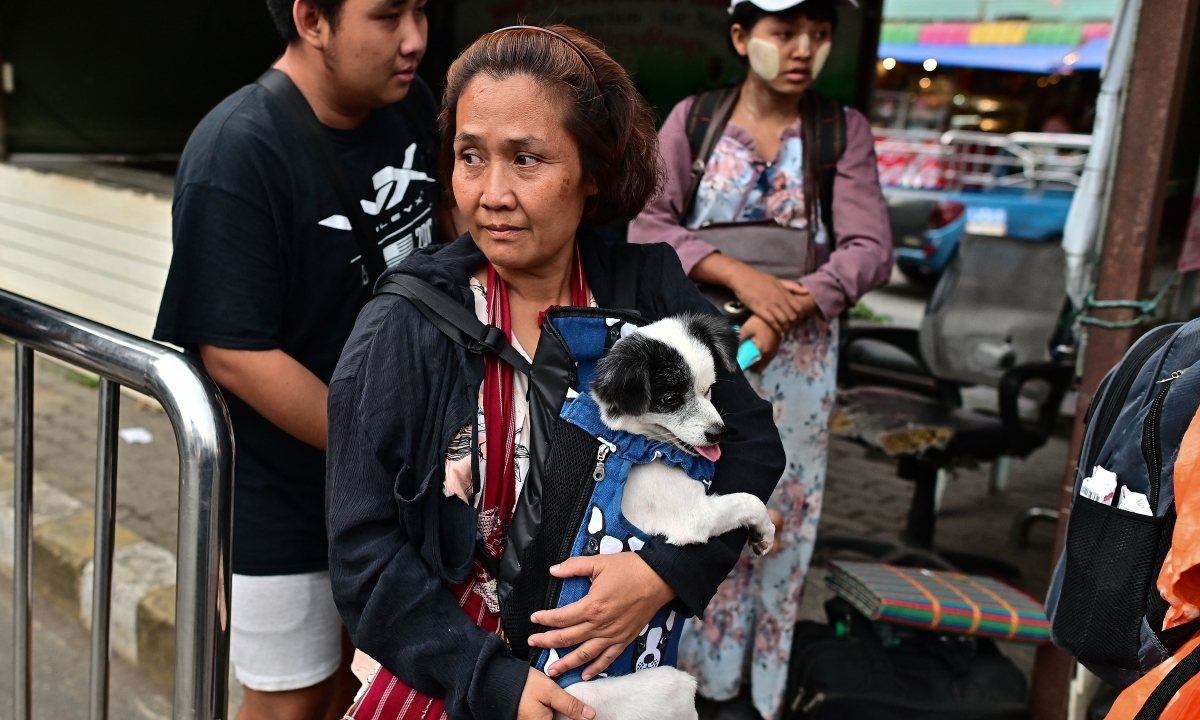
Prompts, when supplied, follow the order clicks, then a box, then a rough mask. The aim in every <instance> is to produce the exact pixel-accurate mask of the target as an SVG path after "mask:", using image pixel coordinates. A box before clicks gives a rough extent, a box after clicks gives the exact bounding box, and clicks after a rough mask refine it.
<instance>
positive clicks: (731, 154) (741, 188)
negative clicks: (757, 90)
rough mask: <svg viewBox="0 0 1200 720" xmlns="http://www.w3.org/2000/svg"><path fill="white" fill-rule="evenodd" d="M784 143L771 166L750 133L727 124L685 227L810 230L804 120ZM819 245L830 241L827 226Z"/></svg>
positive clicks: (785, 133) (790, 130)
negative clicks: (762, 225)
mask: <svg viewBox="0 0 1200 720" xmlns="http://www.w3.org/2000/svg"><path fill="white" fill-rule="evenodd" d="M780 139H781V140H782V145H781V146H780V148H779V155H778V156H777V157H776V158H775V161H774V162H766V161H765V160H763V159H762V157H761V156H760V155H759V153H758V148H757V145H756V144H755V142H754V139H753V137H752V136H751V135H750V133H749V132H748V131H747V130H745V129H744V128H742V127H739V126H737V125H728V126H726V128H725V132H724V134H722V135H721V139H720V140H718V141H717V144H716V146H715V147H714V148H713V152H712V155H711V156H710V157H709V159H708V165H706V166H705V168H704V176H703V177H702V178H701V180H700V186H699V187H698V188H697V189H696V202H695V204H694V205H693V206H692V211H691V213H690V214H689V215H688V217H687V220H686V221H685V222H684V225H685V226H686V227H687V228H688V229H689V230H695V229H697V228H700V227H703V226H704V225H707V224H709V223H732V222H755V221H759V220H775V222H777V223H779V224H780V225H783V226H785V227H793V228H796V229H799V230H803V229H805V228H807V227H808V214H807V212H806V211H805V199H804V172H803V167H804V152H803V145H802V142H803V141H802V140H801V139H800V121H799V120H796V122H795V123H793V124H792V125H791V127H788V128H787V129H785V130H784V131H783V134H782V136H781V137H780ZM816 242H818V243H824V242H826V239H825V231H824V228H821V227H818V228H817V237H816Z"/></svg>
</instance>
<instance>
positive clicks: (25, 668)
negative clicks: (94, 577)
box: [13, 343, 33, 720]
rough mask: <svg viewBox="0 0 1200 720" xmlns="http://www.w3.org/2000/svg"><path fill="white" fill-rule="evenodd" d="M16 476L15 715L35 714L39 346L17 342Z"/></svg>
mask: <svg viewBox="0 0 1200 720" xmlns="http://www.w3.org/2000/svg"><path fill="white" fill-rule="evenodd" d="M16 356H17V357H16V378H17V387H16V391H17V394H16V403H15V405H16V425H15V428H14V435H15V437H14V438H13V440H14V443H13V449H14V453H13V454H14V458H13V460H14V462H13V466H14V470H15V477H14V478H13V480H14V482H13V718H15V720H30V718H32V717H33V715H32V710H33V704H32V698H31V697H30V696H31V695H32V694H33V672H32V666H33V632H32V630H33V618H32V616H31V615H30V608H31V607H32V606H33V348H30V347H26V346H25V345H23V344H21V343H17V346H16Z"/></svg>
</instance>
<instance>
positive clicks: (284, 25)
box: [267, 0, 346, 45]
mask: <svg viewBox="0 0 1200 720" xmlns="http://www.w3.org/2000/svg"><path fill="white" fill-rule="evenodd" d="M308 1H309V2H311V3H312V4H313V7H315V8H316V9H317V12H318V13H320V14H321V16H322V17H324V18H325V19H326V20H328V21H329V27H330V28H332V29H334V30H336V29H337V22H338V16H339V15H341V12H342V5H345V4H346V0H308ZM295 4H296V0H267V10H270V11H271V19H272V20H274V21H275V29H276V30H278V31H279V35H280V36H281V37H282V38H283V39H284V40H285V41H286V42H287V43H288V44H289V45H290V44H291V43H293V42H295V41H297V40H299V39H300V32H299V31H298V30H296V23H295V21H294V20H292V6H293V5H295Z"/></svg>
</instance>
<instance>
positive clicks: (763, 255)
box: [629, 0, 892, 718]
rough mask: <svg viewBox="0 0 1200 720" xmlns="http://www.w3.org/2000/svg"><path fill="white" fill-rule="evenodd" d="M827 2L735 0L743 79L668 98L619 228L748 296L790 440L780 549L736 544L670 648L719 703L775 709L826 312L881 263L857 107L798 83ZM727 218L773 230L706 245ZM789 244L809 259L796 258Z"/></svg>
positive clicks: (874, 179)
mask: <svg viewBox="0 0 1200 720" xmlns="http://www.w3.org/2000/svg"><path fill="white" fill-rule="evenodd" d="M836 3H837V0H733V2H732V3H731V6H730V16H731V17H730V31H729V32H730V39H731V41H732V44H733V47H734V49H735V50H736V52H737V54H738V55H739V56H740V57H742V58H743V59H744V60H746V61H747V63H748V65H749V68H748V71H747V73H746V79H745V81H744V82H743V83H742V84H741V85H740V86H738V87H736V88H731V89H729V90H726V91H715V92H714V93H709V94H705V95H702V96H699V97H691V98H687V99H685V100H684V101H683V102H681V103H680V104H679V105H677V106H676V107H675V109H674V110H673V111H672V112H671V114H670V116H669V117H668V118H667V120H666V123H665V124H664V125H663V127H662V130H661V131H660V133H659V143H660V151H661V153H662V162H663V165H664V170H665V172H666V184H665V187H664V191H663V192H662V193H661V194H660V195H659V196H657V197H656V198H655V199H654V200H652V201H651V202H650V204H649V205H648V206H647V208H646V209H645V211H643V212H642V214H641V215H640V216H639V217H638V218H637V219H636V220H635V221H634V222H633V223H632V224H631V225H630V229H629V238H630V241H632V242H664V241H666V242H669V243H670V244H671V245H672V246H674V247H675V249H676V251H678V253H679V258H680V260H681V261H682V263H683V267H684V269H685V270H687V272H688V274H689V275H690V277H691V278H692V279H693V280H695V281H696V282H698V283H705V284H709V285H713V286H719V287H722V288H725V289H727V291H732V293H733V294H735V295H736V296H737V299H738V300H740V301H741V303H742V304H743V305H744V306H745V307H747V308H748V309H749V311H750V313H751V314H750V317H749V318H748V319H746V320H745V321H744V322H743V323H742V325H741V336H742V338H743V339H750V340H752V341H753V342H754V344H755V346H757V348H758V350H759V351H760V352H761V354H762V358H761V360H759V361H758V362H757V364H755V365H753V366H752V367H751V372H750V373H749V377H750V380H751V383H752V384H753V385H754V386H755V388H756V389H757V390H758V392H759V394H760V395H761V396H762V397H763V398H765V399H766V400H769V401H770V402H771V404H772V405H773V407H774V409H775V420H776V423H777V424H778V426H779V434H780V436H781V437H782V439H783V444H784V448H785V450H786V452H787V469H786V471H785V472H784V474H783V478H782V479H781V480H780V482H779V486H778V487H777V488H776V490H775V494H774V496H773V497H772V499H771V503H770V504H769V507H770V508H771V510H772V511H773V512H774V515H775V519H776V523H777V525H778V526H780V530H781V532H778V533H777V534H776V539H777V541H778V549H777V550H776V551H775V552H774V553H772V554H771V555H769V556H768V557H764V558H760V559H752V558H751V557H749V555H748V554H746V553H743V555H742V560H741V562H739V564H738V566H737V568H736V569H735V570H734V572H733V573H732V574H731V575H730V577H729V578H728V579H727V580H726V581H725V583H724V584H723V585H722V586H721V589H720V591H718V593H717V596H716V598H715V599H714V600H713V602H712V604H711V605H710V607H709V609H708V612H707V613H706V614H705V616H704V620H703V622H694V623H691V624H689V627H688V629H687V631H685V635H684V638H683V643H682V645H681V648H680V667H682V668H684V669H687V670H689V671H691V672H692V673H693V674H694V675H696V677H697V678H698V679H699V681H700V686H699V692H700V694H701V695H702V696H704V697H707V698H710V699H712V700H715V701H728V702H729V706H728V707H727V709H726V710H725V712H723V713H721V714H720V715H718V717H731V718H732V717H755V716H761V717H765V718H777V717H779V715H780V710H781V708H780V705H781V702H782V697H783V693H784V690H785V685H786V682H787V666H788V655H789V651H790V649H791V645H792V642H791V637H792V627H793V626H794V625H795V623H796V616H797V611H798V609H799V601H800V593H801V590H802V588H803V585H804V577H805V573H806V571H807V569H808V564H809V560H810V558H811V557H812V550H813V542H814V540H815V538H816V531H817V523H818V520H819V519H820V512H821V496H822V491H823V488H824V483H825V464H826V452H827V445H828V423H829V412H830V410H831V409H832V406H833V400H834V392H835V389H836V378H837V333H838V325H837V323H838V316H839V315H840V314H841V313H842V311H843V310H845V309H847V308H849V307H851V306H853V305H854V304H855V303H856V302H857V301H858V299H859V298H860V297H861V296H862V295H863V294H864V293H866V292H867V291H869V290H872V289H874V288H876V287H879V286H881V285H883V284H884V283H886V282H887V280H888V277H889V275H890V272H891V265H892V242H891V232H890V229H889V226H888V220H887V206H886V203H885V201H884V198H883V195H882V193H881V191H880V187H879V181H878V175H877V171H876V166H875V151H874V140H873V138H872V135H871V130H870V126H869V124H868V122H867V120H866V118H865V117H863V115H862V114H860V113H859V112H858V111H856V110H853V109H849V108H847V109H844V110H843V108H841V107H840V106H838V105H836V104H835V103H833V102H832V101H830V100H828V99H824V98H820V97H818V96H816V95H814V94H812V93H809V92H808V90H809V86H810V85H811V84H812V82H813V81H814V80H815V79H816V77H817V75H819V74H820V72H821V69H822V67H823V66H824V64H825V61H826V59H827V58H828V57H829V51H830V47H831V45H832V38H833V31H834V29H835V26H836V24H837V6H836ZM705 103H707V104H705ZM805 117H808V118H810V119H811V122H810V124H809V126H806V124H805V122H804V118H805ZM818 121H819V122H818ZM705 129H707V134H706V133H705V132H703V131H704V130H705ZM821 133H825V136H824V137H822V135H821ZM697 148H700V152H701V153H704V154H705V157H703V158H701V157H696V156H695V155H697V154H698V153H697V152H696V149H697ZM827 153H828V154H831V155H832V157H825V155H826V154H827ZM824 168H828V169H827V170H825V169H824ZM823 194H824V195H825V197H822V195H823ZM737 223H745V225H744V226H743V227H745V228H748V229H749V228H758V229H761V228H763V227H764V226H766V227H768V228H772V229H771V230H769V231H768V232H769V233H774V235H770V234H768V235H763V236H761V237H763V240H761V241H760V240H757V239H754V238H755V237H758V236H753V235H749V234H744V235H737V234H734V235H732V237H733V238H734V241H733V242H735V243H737V244H733V245H722V246H720V247H718V244H719V243H718V242H717V240H716V239H715V238H713V236H712V233H713V232H714V231H716V230H717V229H718V228H722V227H724V228H729V227H731V226H734V224H737ZM734 227H736V226H734ZM780 228H789V229H792V230H794V232H793V233H790V235H791V236H792V237H793V238H794V240H792V241H788V242H784V243H782V244H780V243H777V244H776V245H774V246H771V247H773V248H775V249H774V250H768V251H765V252H764V251H761V248H763V247H768V246H767V243H768V242H769V238H770V237H775V238H778V237H779V233H780V232H781V231H780ZM743 232H749V231H743ZM759 232H761V230H759ZM724 237H726V238H729V237H731V235H730V233H729V232H728V231H726V233H725V235H724ZM756 243H757V248H756V247H755V244H756ZM806 248H807V253H803V255H802V252H803V251H804V250H805V249H806ZM772 252H775V253H776V254H778V255H779V256H778V257H773V256H771V254H772ZM739 255H740V257H739ZM799 257H803V258H804V260H805V261H806V265H800V267H797V264H798V263H797V260H796V258H799ZM746 668H749V673H748V674H747V673H746V670H745V669H746ZM746 685H749V689H750V693H749V695H750V698H746V697H744V689H745V686H746ZM739 695H743V697H741V698H738V696H739ZM751 701H752V703H753V708H750V707H748V705H749V704H750V702H751ZM738 708H741V710H740V711H739V710H738ZM726 713H728V714H726Z"/></svg>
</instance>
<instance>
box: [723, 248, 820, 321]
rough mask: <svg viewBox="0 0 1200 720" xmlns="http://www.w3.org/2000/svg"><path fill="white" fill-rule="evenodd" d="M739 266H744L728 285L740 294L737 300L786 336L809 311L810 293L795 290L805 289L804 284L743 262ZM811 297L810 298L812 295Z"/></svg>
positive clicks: (736, 272) (731, 277)
mask: <svg viewBox="0 0 1200 720" xmlns="http://www.w3.org/2000/svg"><path fill="white" fill-rule="evenodd" d="M738 265H741V267H739V268H736V269H734V270H733V272H732V273H731V274H730V277H729V284H728V285H727V286H726V287H728V288H729V289H730V290H732V291H733V292H734V294H735V295H737V297H738V300H741V301H742V304H743V305H745V306H746V307H747V308H749V309H750V312H752V313H754V314H755V315H757V316H758V317H760V318H762V320H763V321H764V322H766V324H767V325H769V326H770V327H771V329H772V330H774V331H775V332H777V333H779V334H780V335H784V334H785V333H787V332H788V331H789V330H791V329H792V326H794V325H795V324H796V323H797V322H799V321H801V320H803V319H804V312H805V311H806V310H808V307H807V304H806V303H805V301H804V300H805V298H806V297H808V293H807V291H804V292H803V294H801V293H799V292H796V288H799V289H800V290H802V291H803V290H804V289H803V287H801V286H800V285H799V284H798V283H794V282H789V281H787V280H780V279H778V278H776V277H774V276H773V275H768V274H766V273H765V272H760V271H758V270H755V269H754V268H752V267H750V266H749V265H746V264H744V263H738ZM809 300H810V301H811V298H809ZM814 305H815V304H814Z"/></svg>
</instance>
